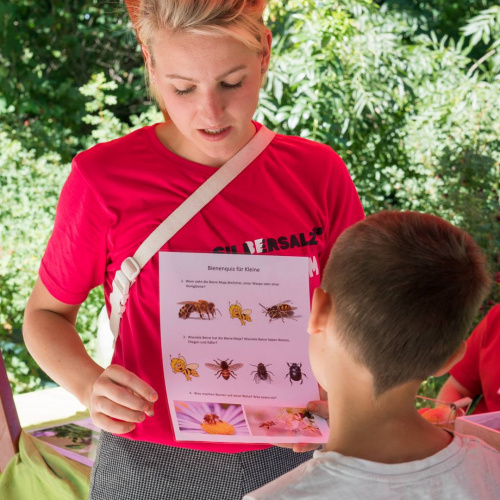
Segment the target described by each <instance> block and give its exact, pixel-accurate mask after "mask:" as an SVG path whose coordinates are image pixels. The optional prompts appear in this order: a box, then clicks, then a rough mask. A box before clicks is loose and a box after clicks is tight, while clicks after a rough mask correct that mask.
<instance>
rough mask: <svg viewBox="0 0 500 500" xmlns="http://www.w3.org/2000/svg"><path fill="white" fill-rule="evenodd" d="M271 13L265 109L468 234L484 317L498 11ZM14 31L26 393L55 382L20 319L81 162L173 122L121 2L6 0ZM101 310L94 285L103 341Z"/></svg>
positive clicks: (9, 178)
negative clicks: (156, 102) (162, 109)
mask: <svg viewBox="0 0 500 500" xmlns="http://www.w3.org/2000/svg"><path fill="white" fill-rule="evenodd" d="M377 4H379V5H377ZM267 23H268V25H269V26H270V28H271V30H272V32H273V35H274V43H273V57H272V63H271V68H270V70H269V74H268V78H267V82H266V85H265V88H264V89H263V91H262V96H261V105H260V107H259V109H258V111H257V113H256V118H257V119H258V120H262V121H264V122H266V124H267V125H268V126H270V127H272V128H273V129H275V130H276V131H279V132H283V133H286V134H295V135H301V136H303V137H307V138H310V139H314V140H318V141H321V142H324V143H327V144H329V145H330V146H332V147H333V148H334V149H335V150H336V151H337V152H338V153H339V154H340V155H341V157H342V158H343V159H344V161H345V162H346V164H347V166H348V168H349V170H350V172H351V174H352V176H353V178H354V180H355V183H356V186H357V188H358V191H359V193H360V196H361V199H362V202H363V204H364V206H365V209H366V212H367V213H372V212H375V211H378V210H380V209H384V208H395V209H412V210H420V211H426V212H431V213H435V214H438V215H441V216H443V217H444V218H446V219H447V220H450V221H451V222H453V223H455V224H457V225H459V226H461V227H463V228H465V229H466V230H467V231H468V232H469V233H470V234H471V235H472V236H473V237H474V238H475V239H476V240H477V241H478V242H479V244H480V245H481V247H482V248H483V249H484V250H485V252H486V254H487V256H488V259H489V262H490V265H491V269H492V272H493V273H496V276H497V283H496V285H495V286H494V288H493V291H492V294H491V296H490V297H489V298H488V301H487V302H486V304H485V305H484V307H483V313H485V312H486V311H487V309H488V308H489V306H490V305H491V303H493V302H500V285H499V284H498V281H499V279H498V277H500V270H499V260H500V256H499V253H498V252H499V251H498V248H499V247H500V231H499V230H498V222H499V218H500V208H499V203H498V201H499V200H498V185H499V180H500V175H499V166H500V147H499V146H500V144H499V140H500V78H499V77H498V73H499V68H500V58H499V54H500V46H499V44H500V42H499V39H500V10H499V8H498V7H497V6H491V5H489V4H488V1H487V0H460V1H445V0H432V1H426V2H424V1H420V0H398V1H396V0H394V1H379V2H377V3H373V2H371V1H370V0H354V1H353V0H322V1H320V0H289V1H288V2H278V1H277V0H273V1H271V5H270V9H269V13H268V19H267ZM0 26H1V29H0V184H1V186H2V194H3V204H2V206H0V238H1V239H0V306H1V307H0V342H1V344H2V349H4V351H6V356H5V357H6V361H7V365H8V370H9V372H10V374H11V376H12V381H13V385H14V388H15V390H16V391H18V392H19V391H22V390H26V389H28V388H33V387H38V386H40V384H43V383H46V381H47V377H46V376H45V375H44V374H43V373H42V372H41V371H40V370H39V369H38V368H37V366H36V364H35V363H34V362H33V360H31V358H30V356H29V355H28V354H27V352H26V350H25V349H24V346H23V343H22V338H21V326H22V315H23V310H24V305H25V303H26V300H27V297H28V295H29V292H30V290H31V287H32V286H33V283H34V281H35V277H36V274H37V269H38V265H39V259H40V257H41V255H42V254H43V249H44V248H45V244H46V241H47V239H48V237H49V235H50V230H51V227H52V223H53V217H54V211H55V205H56V201H57V197H58V194H59V191H60V188H61V186H62V183H63V181H64V179H65V177H66V176H67V174H68V172H69V168H70V167H69V161H70V159H71V157H72V156H73V155H74V154H75V153H76V152H78V151H79V150H81V149H84V148H88V147H91V146H93V145H94V144H96V143H97V142H101V141H107V140H111V139H113V138H115V137H118V136H121V135H123V134H125V133H128V132H129V131H131V130H133V129H135V128H137V127H140V126H143V125H145V124H149V123H152V122H155V121H161V120H162V116H161V114H160V113H159V112H158V110H156V109H154V108H152V107H151V106H150V105H149V104H148V103H147V101H146V92H145V89H144V81H143V76H142V70H141V66H142V59H141V55H140V52H139V50H138V48H137V44H136V40H135V38H134V35H133V33H132V32H131V29H130V23H129V21H128V18H127V16H126V13H125V10H124V6H123V3H122V2H120V3H118V4H117V3H104V4H102V3H98V1H97V0H70V1H69V2H66V3H64V5H60V4H58V3H56V2H42V3H36V2H33V1H32V0H20V1H17V2H15V3H13V2H11V3H6V4H5V3H4V4H2V5H1V6H0ZM102 304H103V298H102V292H101V291H99V290H97V291H93V292H92V294H91V295H90V296H89V299H88V300H87V302H86V303H85V305H84V306H83V307H82V309H81V313H80V315H79V325H78V328H79V331H81V332H82V337H83V339H84V342H85V344H86V345H87V347H88V349H89V350H90V351H92V349H93V343H94V339H95V330H96V319H97V314H98V311H99V309H100V308H101V307H102ZM441 383H442V379H433V378H431V379H429V380H428V381H427V382H426V383H425V384H424V385H423V386H422V390H421V392H422V394H423V395H426V396H430V397H434V396H435V394H436V392H437V390H438V389H439V387H440V385H441Z"/></svg>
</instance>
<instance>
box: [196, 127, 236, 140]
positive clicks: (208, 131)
mask: <svg viewBox="0 0 500 500" xmlns="http://www.w3.org/2000/svg"><path fill="white" fill-rule="evenodd" d="M198 132H199V133H200V134H201V135H202V136H203V138H204V139H206V140H208V141H221V140H222V139H225V138H226V137H227V136H228V135H229V133H230V132H231V127H222V128H204V129H198Z"/></svg>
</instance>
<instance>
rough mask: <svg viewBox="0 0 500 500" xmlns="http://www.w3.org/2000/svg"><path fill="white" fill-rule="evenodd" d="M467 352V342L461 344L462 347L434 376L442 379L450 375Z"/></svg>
mask: <svg viewBox="0 0 500 500" xmlns="http://www.w3.org/2000/svg"><path fill="white" fill-rule="evenodd" d="M466 350H467V342H465V340H464V341H463V342H462V343H461V344H460V347H459V348H458V349H457V350H456V351H455V352H454V353H453V354H452V355H451V356H450V357H449V358H448V359H447V361H446V363H444V365H443V366H442V367H441V368H440V369H439V370H438V371H437V372H436V373H435V374H434V376H435V377H440V376H441V375H444V374H445V373H448V372H449V371H450V370H451V368H452V367H453V366H454V365H456V364H457V363H458V362H459V361H460V360H461V359H462V358H463V357H464V356H465V351H466Z"/></svg>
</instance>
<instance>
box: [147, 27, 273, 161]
mask: <svg viewBox="0 0 500 500" xmlns="http://www.w3.org/2000/svg"><path fill="white" fill-rule="evenodd" d="M270 43H271V35H270V34H268V36H267V37H266V39H265V40H264V43H263V52H262V53H260V54H258V53H256V52H255V51H252V50H251V49H249V48H248V47H246V46H245V45H244V44H243V43H242V42H240V41H238V40H236V39H235V38H233V37H231V36H226V35H217V36H212V35H196V34H189V33H176V34H175V35H171V34H169V33H168V32H166V31H165V32H161V33H159V34H158V35H157V36H156V37H155V39H154V42H153V44H152V47H151V49H152V53H153V59H154V64H151V58H150V57H149V54H147V52H145V55H146V58H147V60H148V67H149V71H150V77H151V78H153V80H154V81H155V82H156V88H157V89H158V92H159V94H160V95H161V97H162V98H163V101H164V103H165V108H166V110H167V112H168V114H169V116H170V118H171V120H172V124H169V125H166V126H164V127H162V128H159V127H158V128H159V130H158V135H159V137H160V140H162V141H163V142H164V144H165V145H166V146H167V147H169V149H171V150H172V151H173V152H174V153H176V154H178V155H179V156H182V157H184V158H187V159H189V160H191V161H196V162H198V163H203V164H205V165H211V166H220V165H222V164H223V163H225V162H226V161H227V160H228V159H229V158H231V157H232V156H233V155H234V154H235V153H236V152H237V151H238V150H239V149H241V148H242V147H243V146H244V145H245V144H246V143H247V142H248V141H249V140H250V139H251V137H252V136H253V134H254V133H255V128H254V126H253V124H252V123H251V118H252V116H253V114H254V112H255V109H256V108H257V103H258V98H259V90H260V85H261V81H262V75H263V71H266V70H267V67H268V63H269V47H270Z"/></svg>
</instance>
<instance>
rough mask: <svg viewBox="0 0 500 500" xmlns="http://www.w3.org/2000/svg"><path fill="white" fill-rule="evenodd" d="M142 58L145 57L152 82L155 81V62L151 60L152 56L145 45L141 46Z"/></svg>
mask: <svg viewBox="0 0 500 500" xmlns="http://www.w3.org/2000/svg"><path fill="white" fill-rule="evenodd" d="M141 50H142V56H143V57H144V63H145V64H146V68H147V70H148V74H149V78H150V80H153V81H154V78H155V76H154V70H153V62H152V60H151V54H150V53H149V50H148V48H147V47H146V46H145V45H141Z"/></svg>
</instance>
